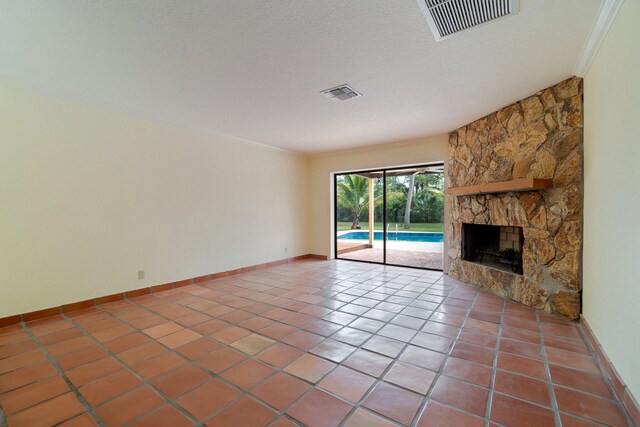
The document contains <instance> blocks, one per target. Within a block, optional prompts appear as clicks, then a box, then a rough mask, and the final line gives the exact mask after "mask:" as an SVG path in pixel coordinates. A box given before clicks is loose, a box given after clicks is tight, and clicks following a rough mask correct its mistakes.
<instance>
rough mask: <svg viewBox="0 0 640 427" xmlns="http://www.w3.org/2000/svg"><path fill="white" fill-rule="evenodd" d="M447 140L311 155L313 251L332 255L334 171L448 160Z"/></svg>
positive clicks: (435, 138) (433, 139)
mask: <svg viewBox="0 0 640 427" xmlns="http://www.w3.org/2000/svg"><path fill="white" fill-rule="evenodd" d="M448 141H449V137H448V135H440V136H436V137H432V138H423V139H418V140H412V141H406V142H399V143H394V144H384V145H378V146H371V147H366V148H359V149H354V150H347V151H336V152H332V153H326V154H320V155H316V156H313V157H311V159H310V165H309V194H310V197H311V202H310V209H311V210H310V217H311V220H310V222H309V224H310V229H311V236H310V242H309V244H310V252H311V253H314V254H318V255H328V256H330V257H333V176H332V173H335V172H347V171H353V170H358V169H373V168H382V167H393V166H403V165H419V164H423V163H432V162H442V161H445V160H446V156H447V143H448ZM445 215H446V212H445Z"/></svg>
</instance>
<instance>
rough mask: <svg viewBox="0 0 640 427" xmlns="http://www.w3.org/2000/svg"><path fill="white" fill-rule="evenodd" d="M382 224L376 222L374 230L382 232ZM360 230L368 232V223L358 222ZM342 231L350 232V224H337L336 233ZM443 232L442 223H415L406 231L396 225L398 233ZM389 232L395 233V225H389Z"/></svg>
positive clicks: (400, 224) (400, 225)
mask: <svg viewBox="0 0 640 427" xmlns="http://www.w3.org/2000/svg"><path fill="white" fill-rule="evenodd" d="M382 227H383V225H382V223H381V222H376V224H375V226H374V230H382ZM360 228H362V229H363V230H368V229H369V223H368V222H360ZM342 230H351V223H350V222H338V231H342ZM443 230H444V227H443V226H442V223H425V222H416V223H412V224H411V228H409V229H408V230H405V229H404V228H403V227H402V223H398V231H432V232H436V233H442V231H443ZM389 231H396V223H395V222H394V223H391V224H390V225H389Z"/></svg>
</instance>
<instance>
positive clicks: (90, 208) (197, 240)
mask: <svg viewBox="0 0 640 427" xmlns="http://www.w3.org/2000/svg"><path fill="white" fill-rule="evenodd" d="M247 120H250V118H247ZM307 172H308V160H307V159H306V158H305V157H300V156H297V155H293V154H290V153H285V152H281V151H276V150H272V149H266V148H261V147H257V146H254V145H249V144H246V143H238V142H237V141H234V140H231V139H228V138H224V137H219V136H212V135H208V134H203V133H199V132H194V131H189V130H185V129H180V128H177V127H172V126H169V125H165V124H162V123H157V122H152V121H148V120H145V119H141V118H137V117H134V116H131V115H125V114H120V113H116V112H113V111H111V110H107V109H103V108H98V107H93V106H90V105H86V104H83V103H77V102H73V101H68V100H63V99H60V98H55V97H48V96H42V95H39V94H36V93H35V92H32V91H27V90H24V89H22V88H19V89H18V88H15V87H9V86H8V85H6V84H3V83H1V82H0V318H2V317H5V316H9V315H13V314H18V313H24V312H29V311H33V310H38V309H42V308H47V307H53V306H57V305H61V304H65V303H70V302H74V301H80V300H85V299H89V298H93V297H97V296H102V295H107V294H113V293H117V292H122V291H126V290H132V289H138V288H142V287H146V286H152V285H156V284H162V283H167V282H171V281H176V280H180V279H186V278H191V277H195V276H200V275H205V274H210V273H214V272H219V271H226V270H230V269H235V268H239V267H243V266H249V265H255V264H260V263H264V262H268V261H274V260H278V259H283V258H286V257H291V256H296V255H302V254H306V253H308V252H309V251H308V249H309V248H308V245H307V243H308V238H309V236H308V197H307V194H308V193H307V187H308V186H307V176H308V174H307ZM285 247H286V248H287V249H288V250H287V252H286V253H285ZM138 270H145V271H146V279H145V280H138V279H137V271H138Z"/></svg>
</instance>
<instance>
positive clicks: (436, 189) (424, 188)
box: [404, 172, 443, 229]
mask: <svg viewBox="0 0 640 427" xmlns="http://www.w3.org/2000/svg"><path fill="white" fill-rule="evenodd" d="M442 178H443V176H442V174H423V173H420V174H419V172H416V173H414V174H413V175H411V176H410V177H409V186H408V191H407V200H406V203H407V204H406V207H405V211H404V228H405V229H408V228H411V203H412V202H413V195H414V193H416V200H415V202H416V206H415V207H416V208H417V209H416V210H418V211H424V212H425V217H426V216H428V211H429V210H430V208H431V206H429V203H430V202H432V201H433V200H434V199H433V197H429V198H427V195H432V196H435V197H436V198H440V199H441V198H442V196H443V192H442V185H443V181H442Z"/></svg>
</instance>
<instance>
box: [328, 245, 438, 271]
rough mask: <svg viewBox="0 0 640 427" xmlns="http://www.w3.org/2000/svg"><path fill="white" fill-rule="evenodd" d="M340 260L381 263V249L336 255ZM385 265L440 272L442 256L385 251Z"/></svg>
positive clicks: (429, 253)
mask: <svg viewBox="0 0 640 427" xmlns="http://www.w3.org/2000/svg"><path fill="white" fill-rule="evenodd" d="M338 258H340V259H348V260H355V261H369V262H382V260H383V257H382V248H367V249H361V250H358V251H353V252H348V253H344V254H340V255H338ZM387 264H396V265H405V266H410V267H420V268H429V269H433V270H442V266H443V256H442V253H441V252H440V253H437V252H435V253H434V252H417V251H403V250H398V249H388V250H387Z"/></svg>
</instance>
